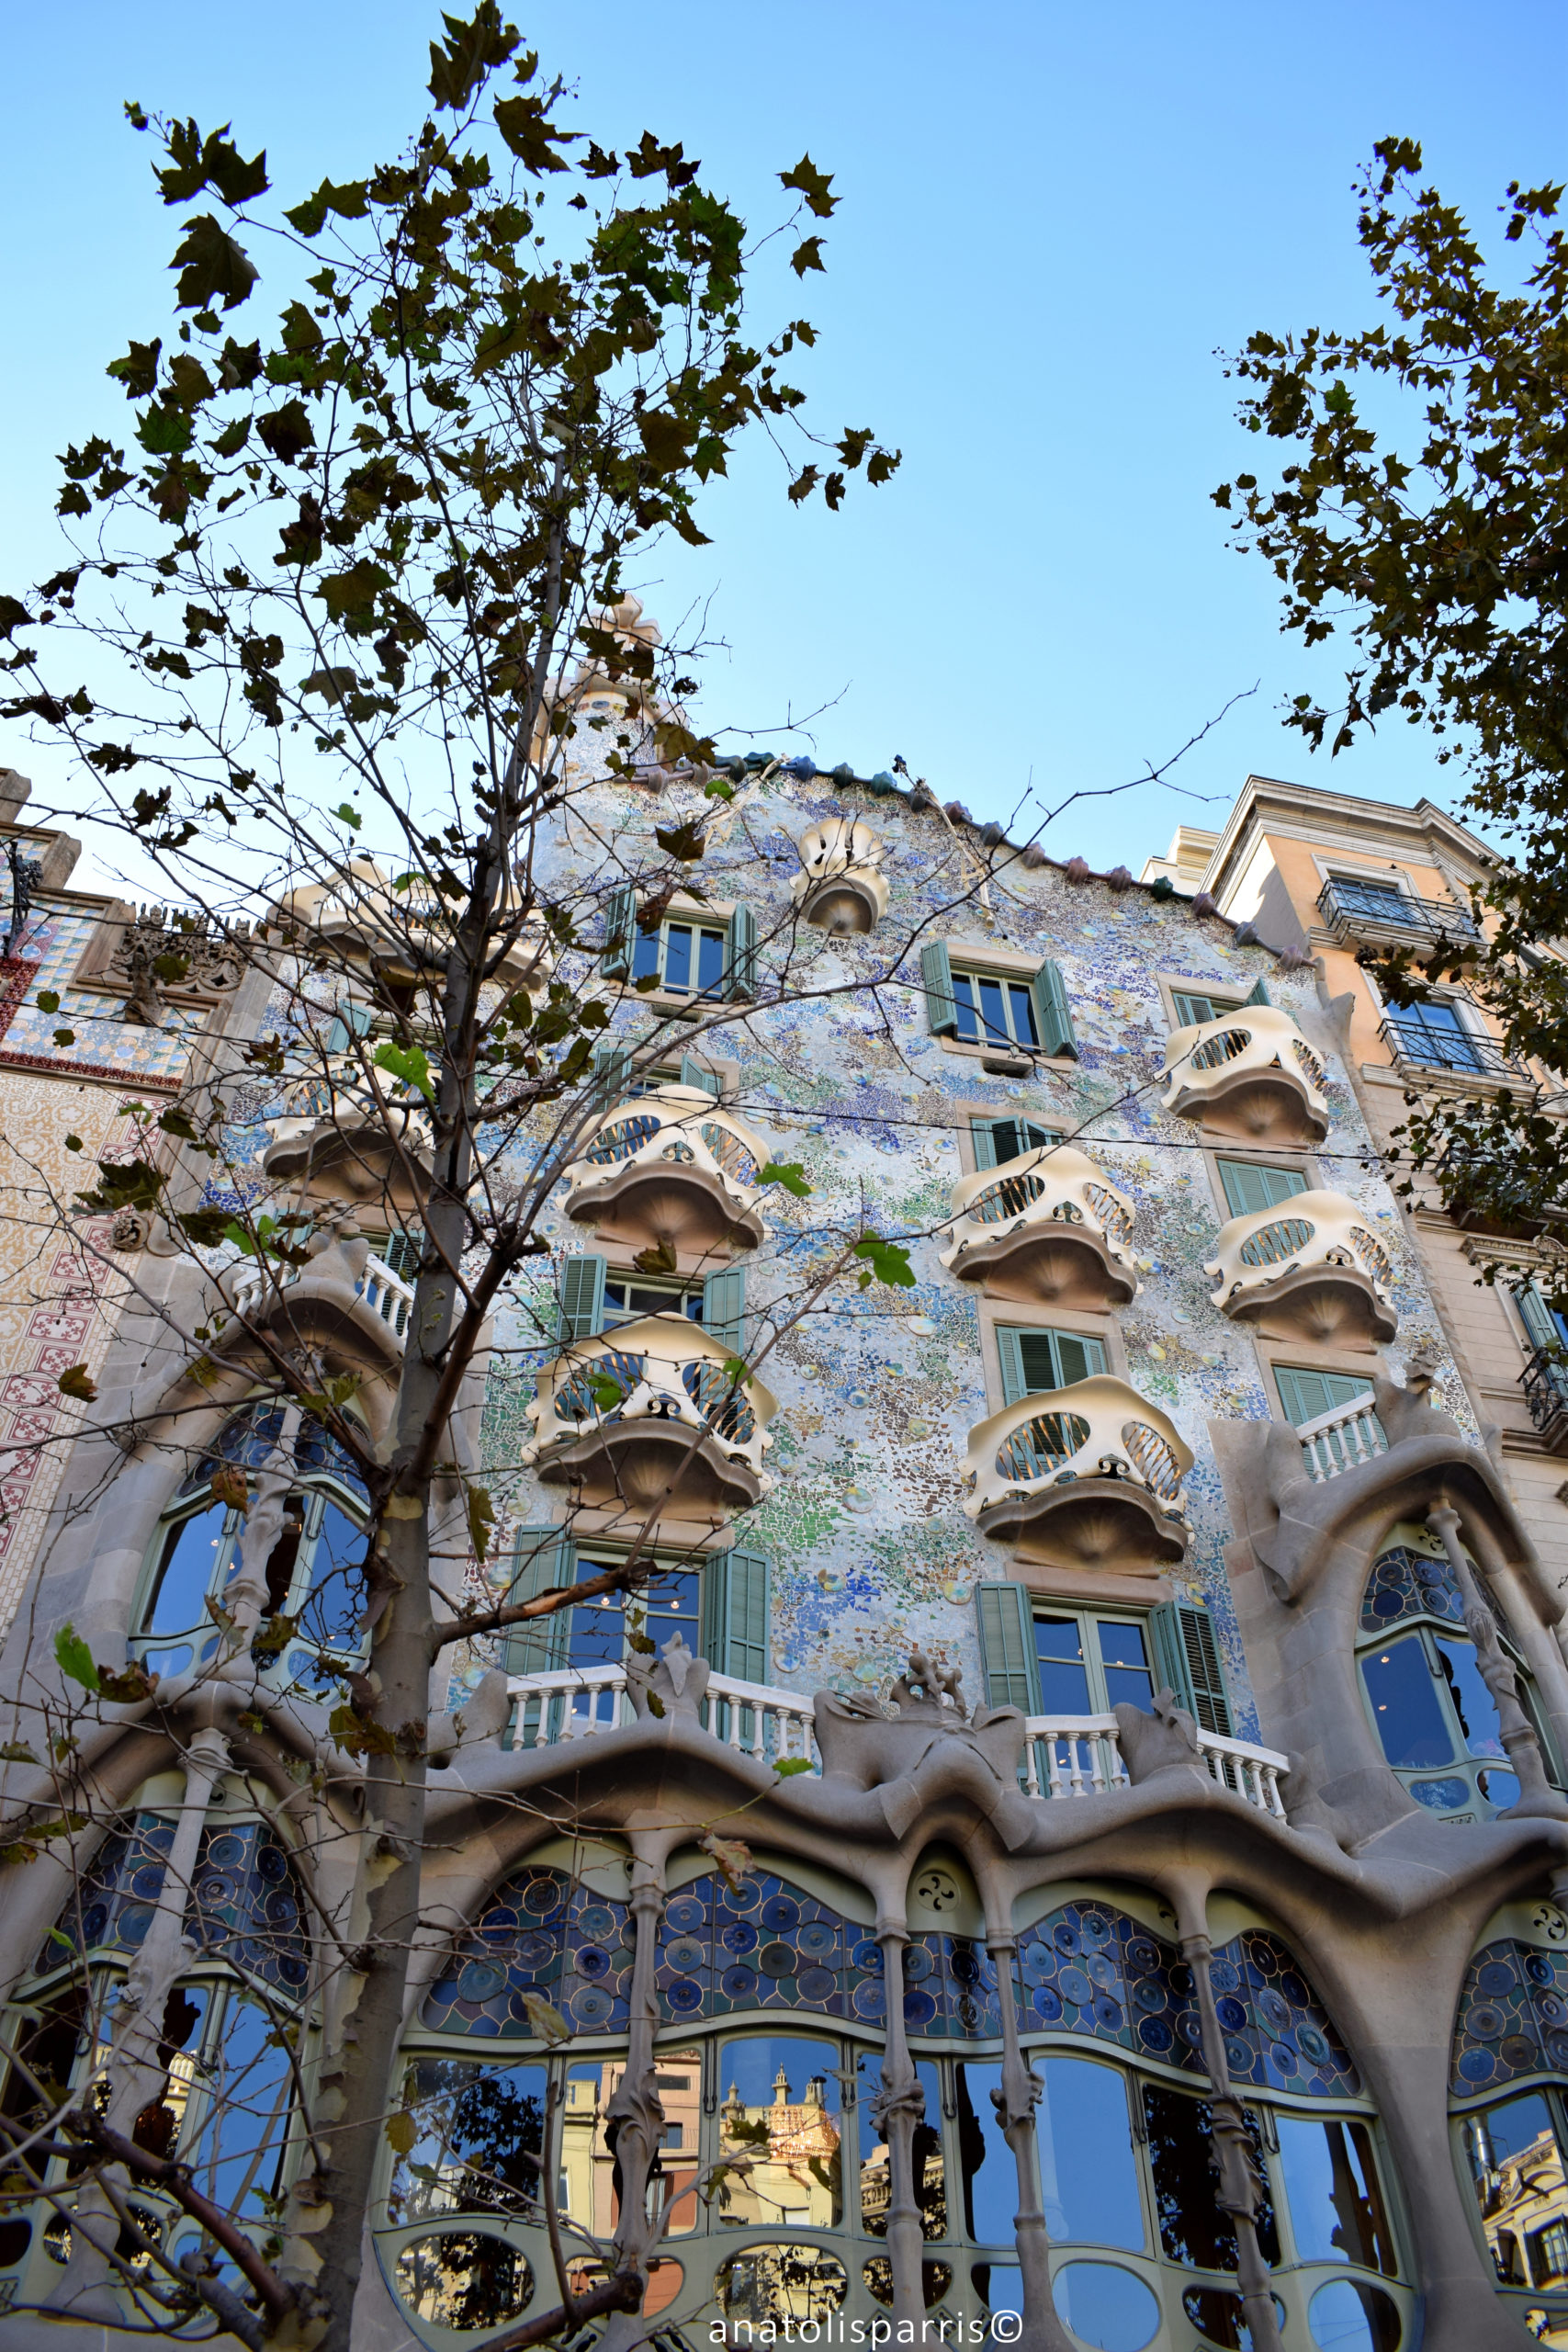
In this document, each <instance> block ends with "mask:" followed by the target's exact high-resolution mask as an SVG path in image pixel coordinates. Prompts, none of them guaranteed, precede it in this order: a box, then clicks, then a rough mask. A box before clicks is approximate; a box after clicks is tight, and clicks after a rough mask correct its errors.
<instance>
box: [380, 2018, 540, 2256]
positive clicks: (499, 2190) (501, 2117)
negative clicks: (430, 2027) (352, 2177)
mask: <svg viewBox="0 0 1568 2352" xmlns="http://www.w3.org/2000/svg"><path fill="white" fill-rule="evenodd" d="M545 2088H546V2074H545V2069H544V2067H543V2066H469V2065H465V2064H462V2063H461V2062H459V2061H457V2060H453V2059H447V2058H422V2059H419V2060H416V2062H415V2063H414V2064H413V2065H412V2066H411V2067H410V2068H409V2071H408V2076H407V2079H406V2082H405V2084H404V2089H403V2104H404V2107H405V2108H406V2109H407V2110H408V2112H409V2113H410V2114H411V2115H412V2117H413V2119H414V2121H415V2123H416V2125H417V2126H418V2130H419V2138H418V2139H417V2141H416V2142H415V2143H414V2145H413V2146H412V2148H411V2149H410V2150H409V2151H408V2153H407V2154H400V2155H399V2156H398V2160H397V2164H396V2165H395V2167H394V2170H393V2173H392V2181H391V2186H390V2188H389V2189H388V2191H387V2218H388V2220H389V2221H390V2222H422V2221H423V2220H425V2219H426V2217H427V2216H428V2215H430V2214H433V2213H457V2212H468V2213H501V2214H509V2215H511V2216H513V2218H515V2219H518V2220H522V2219H525V2218H537V2213H536V2207H537V2199H538V2193H539V2164H540V2161H541V2159H542V2156H543V2154H544V2128H545Z"/></svg>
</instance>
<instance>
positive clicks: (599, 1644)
mask: <svg viewBox="0 0 1568 2352" xmlns="http://www.w3.org/2000/svg"><path fill="white" fill-rule="evenodd" d="M607 1565H608V1563H607V1562H606V1563H601V1562H599V1561H597V1560H585V1561H583V1562H582V1563H581V1565H580V1566H579V1569H578V1574H579V1575H580V1576H582V1577H590V1576H592V1575H593V1574H594V1573H595V1571H596V1570H597V1569H598V1568H599V1567H600V1566H607ZM625 1653H626V1620H625V1619H624V1617H623V1616H622V1614H621V1601H620V1596H619V1595H618V1594H615V1593H604V1594H602V1595H601V1596H600V1598H599V1599H598V1600H589V1601H584V1602H583V1603H582V1604H581V1607H579V1608H576V1609H574V1610H573V1611H572V1612H571V1645H570V1650H569V1653H568V1663H569V1664H570V1665H571V1666H619V1664H620V1662H621V1659H622V1657H624V1656H625Z"/></svg>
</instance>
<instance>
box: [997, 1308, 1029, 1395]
mask: <svg viewBox="0 0 1568 2352" xmlns="http://www.w3.org/2000/svg"><path fill="white" fill-rule="evenodd" d="M996 1332H997V1354H998V1357H999V1358H1000V1359H1001V1367H1002V1403H1003V1405H1004V1406H1006V1405H1017V1404H1019V1403H1021V1400H1022V1399H1023V1398H1024V1397H1027V1396H1028V1394H1029V1382H1028V1380H1027V1378H1026V1377H1025V1375H1024V1370H1023V1351H1022V1349H1021V1347H1020V1346H1019V1343H1018V1338H1019V1335H1018V1329H1017V1326H1016V1325H1015V1324H1011V1323H998V1325H997V1327H996Z"/></svg>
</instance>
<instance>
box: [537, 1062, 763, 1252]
mask: <svg viewBox="0 0 1568 2352" xmlns="http://www.w3.org/2000/svg"><path fill="white" fill-rule="evenodd" d="M767 1157H768V1154H767V1150H766V1148H765V1147H764V1146H763V1144H762V1143H761V1141H760V1140H759V1139H758V1137H757V1136H754V1135H752V1134H751V1132H750V1129H749V1128H748V1127H745V1126H743V1125H741V1123H740V1121H739V1119H737V1118H736V1117H735V1116H734V1115H733V1114H731V1113H730V1112H728V1111H721V1110H720V1109H719V1107H718V1105H717V1103H716V1102H715V1101H714V1099H713V1096H712V1095H711V1094H707V1093H705V1092H704V1091H703V1090H702V1088H701V1087H696V1086H676V1085H671V1086H658V1087H653V1088H650V1089H649V1092H648V1093H646V1094H642V1095H638V1096H636V1097H635V1098H633V1099H632V1100H631V1101H629V1102H624V1103H617V1104H616V1105H615V1108H614V1109H613V1110H611V1111H607V1112H606V1113H605V1114H604V1117H603V1118H602V1119H601V1120H600V1121H599V1122H598V1124H597V1125H595V1126H594V1128H593V1129H592V1132H591V1133H590V1134H589V1136H587V1138H586V1140H585V1142H584V1144H583V1147H582V1149H581V1152H580V1153H579V1155H578V1157H577V1158H576V1159H574V1160H573V1161H572V1163H571V1165H570V1168H568V1170H567V1171H566V1184H567V1193H566V1213H567V1215H568V1216H570V1218H572V1219H573V1221H574V1222H575V1223H577V1224H579V1225H585V1226H588V1227H592V1229H593V1230H594V1231H596V1232H599V1233H603V1234H605V1235H607V1236H611V1237H613V1238H618V1239H622V1240H625V1241H626V1242H628V1243H630V1242H636V1243H638V1244H640V1245H644V1246H659V1245H660V1244H662V1245H664V1246H665V1247H666V1248H668V1249H670V1250H676V1251H680V1250H687V1251H693V1252H695V1253H697V1254H698V1255H712V1254H714V1253H716V1252H719V1253H722V1254H723V1255H725V1256H727V1257H734V1256H739V1254H740V1253H741V1252H742V1251H744V1250H754V1249H755V1248H756V1247H757V1245H758V1243H759V1242H760V1241H761V1238H762V1220H761V1213H760V1204H761V1198H762V1190H761V1186H760V1185H759V1184H758V1182H757V1178H758V1176H759V1174H760V1173H761V1169H762V1167H763V1166H764V1164H765V1163H766V1160H767Z"/></svg>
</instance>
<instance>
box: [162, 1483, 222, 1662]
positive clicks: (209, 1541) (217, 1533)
mask: <svg viewBox="0 0 1568 2352" xmlns="http://www.w3.org/2000/svg"><path fill="white" fill-rule="evenodd" d="M228 1516H229V1513H228V1510H227V1509H226V1507H225V1506H224V1505H223V1504H222V1503H209V1505H208V1507H207V1509H206V1510H200V1511H197V1513H196V1515H195V1517H194V1518H191V1519H182V1520H181V1521H180V1522H179V1524H178V1526H177V1527H172V1528H171V1529H170V1530H169V1532H168V1534H167V1535H166V1536H165V1538H164V1557H163V1560H162V1561H161V1563H160V1564H159V1568H158V1575H157V1580H156V1582H155V1584H154V1586H153V1589H152V1607H151V1609H150V1610H149V1611H148V1614H147V1618H146V1621H145V1623H144V1624H143V1627H142V1631H143V1632H144V1633H149V1634H180V1633H184V1632H185V1631H186V1627H187V1626H191V1625H200V1624H202V1623H205V1622H206V1618H207V1611H206V1609H205V1607H204V1605H203V1604H204V1602H205V1600H206V1595H207V1588H208V1585H209V1582H210V1581H211V1577H212V1571H213V1569H214V1567H215V1566H216V1565H217V1562H218V1557H219V1553H220V1547H221V1545H222V1542H223V1529H224V1521H226V1520H227V1518H228Z"/></svg>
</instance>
